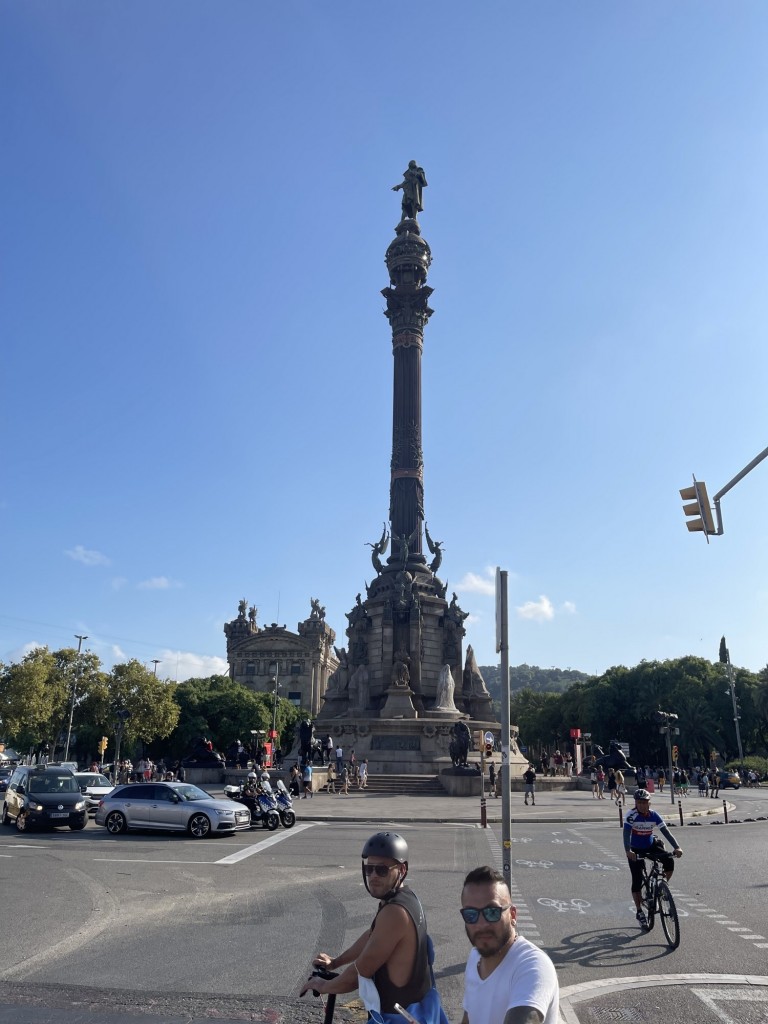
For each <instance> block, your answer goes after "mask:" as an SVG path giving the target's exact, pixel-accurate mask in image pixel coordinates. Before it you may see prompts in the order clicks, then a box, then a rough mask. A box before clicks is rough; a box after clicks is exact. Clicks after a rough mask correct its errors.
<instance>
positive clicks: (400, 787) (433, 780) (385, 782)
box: [336, 773, 445, 796]
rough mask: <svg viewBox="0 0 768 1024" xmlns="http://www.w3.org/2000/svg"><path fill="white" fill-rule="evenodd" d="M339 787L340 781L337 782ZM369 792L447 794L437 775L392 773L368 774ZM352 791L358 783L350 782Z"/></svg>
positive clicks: (417, 794) (421, 794)
mask: <svg viewBox="0 0 768 1024" xmlns="http://www.w3.org/2000/svg"><path fill="white" fill-rule="evenodd" d="M336 787H337V788H338V781H337V783H336ZM367 788H368V792H369V793H392V794H395V793H410V794H411V795H412V796H430V794H435V795H441V796H444V795H445V790H444V789H443V787H442V786H441V785H440V780H439V779H438V777H437V775H390V774H388V773H387V774H381V775H380V774H378V773H374V774H373V775H369V776H368V787H367ZM349 789H350V792H352V791H353V790H356V789H357V783H356V782H355V783H350V786H349Z"/></svg>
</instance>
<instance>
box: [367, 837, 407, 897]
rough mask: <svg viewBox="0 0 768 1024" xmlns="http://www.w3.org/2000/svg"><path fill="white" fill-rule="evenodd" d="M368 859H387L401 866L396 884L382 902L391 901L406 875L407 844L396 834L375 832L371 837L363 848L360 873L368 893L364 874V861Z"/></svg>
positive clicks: (368, 889)
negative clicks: (401, 869) (402, 868)
mask: <svg viewBox="0 0 768 1024" xmlns="http://www.w3.org/2000/svg"><path fill="white" fill-rule="evenodd" d="M368 857H388V858H389V859H390V860H394V861H397V863H398V864H402V865H403V867H404V869H405V870H403V871H401V872H400V873H399V874H398V876H397V882H395V884H394V886H393V887H392V888H391V889H390V890H389V892H388V893H387V894H386V896H384V897H383V899H384V900H389V899H391V898H392V897H393V896H394V895H395V893H396V892H397V891H398V889H399V888H400V886H401V885H402V884H403V882H404V881H405V876H406V875H407V874H408V843H406V841H405V840H404V839H403V837H402V836H401V835H400V834H399V833H398V832H377V833H376V834H375V835H373V836H371V837H370V839H369V840H368V841H367V842H366V844H365V846H364V847H363V854H362V860H363V863H362V866H361V871H362V875H363V885H365V888H366V890H367V892H368V893H370V891H371V890H370V888H369V887H368V876H367V875H366V873H365V861H366V859H367V858H368Z"/></svg>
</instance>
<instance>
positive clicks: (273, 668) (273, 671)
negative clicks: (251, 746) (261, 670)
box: [269, 661, 280, 768]
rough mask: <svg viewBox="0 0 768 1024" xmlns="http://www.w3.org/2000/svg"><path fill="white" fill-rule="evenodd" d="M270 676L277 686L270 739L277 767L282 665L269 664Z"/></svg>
mask: <svg viewBox="0 0 768 1024" xmlns="http://www.w3.org/2000/svg"><path fill="white" fill-rule="evenodd" d="M269 674H270V675H271V676H272V679H271V680H270V681H271V682H272V683H274V684H275V693H274V701H273V704H272V732H271V733H270V736H269V739H270V742H271V744H272V767H273V768H274V767H275V741H276V739H277V691H278V689H279V688H280V683H279V682H278V676H279V674H280V663H279V662H277V661H272V662H270V664H269Z"/></svg>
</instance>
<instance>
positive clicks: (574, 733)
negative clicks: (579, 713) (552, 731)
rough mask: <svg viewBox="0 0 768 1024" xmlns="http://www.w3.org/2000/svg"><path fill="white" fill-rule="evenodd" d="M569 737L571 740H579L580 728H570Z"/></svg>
mask: <svg viewBox="0 0 768 1024" xmlns="http://www.w3.org/2000/svg"><path fill="white" fill-rule="evenodd" d="M571 739H572V740H580V739H581V729H571Z"/></svg>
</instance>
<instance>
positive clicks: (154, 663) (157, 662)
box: [152, 658, 161, 678]
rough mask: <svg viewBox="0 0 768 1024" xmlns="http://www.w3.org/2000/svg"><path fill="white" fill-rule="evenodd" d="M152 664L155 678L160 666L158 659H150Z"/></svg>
mask: <svg viewBox="0 0 768 1024" xmlns="http://www.w3.org/2000/svg"><path fill="white" fill-rule="evenodd" d="M152 664H153V665H154V674H155V678H157V666H158V665H160V664H161V661H160V659H159V658H153V659H152Z"/></svg>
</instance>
